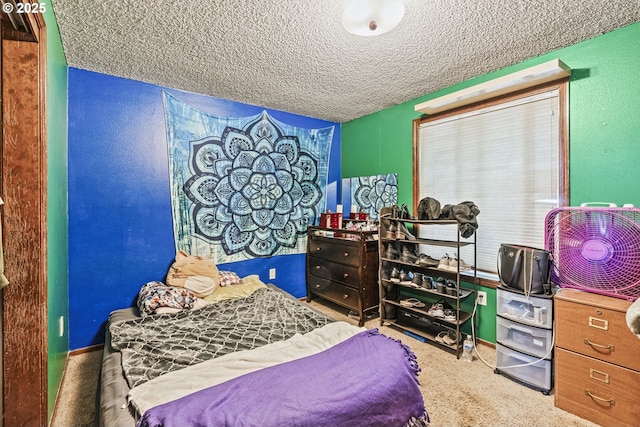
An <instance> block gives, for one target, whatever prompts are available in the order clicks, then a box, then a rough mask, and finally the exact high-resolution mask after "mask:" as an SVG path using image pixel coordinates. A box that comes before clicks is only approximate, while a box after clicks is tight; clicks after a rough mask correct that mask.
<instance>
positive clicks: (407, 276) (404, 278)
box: [400, 270, 413, 285]
mask: <svg viewBox="0 0 640 427" xmlns="http://www.w3.org/2000/svg"><path fill="white" fill-rule="evenodd" d="M412 280H413V273H411V272H410V271H409V272H406V273H405V272H404V270H400V283H401V284H402V285H410V284H411V281H412Z"/></svg>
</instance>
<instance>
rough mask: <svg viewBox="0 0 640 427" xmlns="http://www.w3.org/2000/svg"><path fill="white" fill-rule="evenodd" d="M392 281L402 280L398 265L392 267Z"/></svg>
mask: <svg viewBox="0 0 640 427" xmlns="http://www.w3.org/2000/svg"><path fill="white" fill-rule="evenodd" d="M389 280H391V281H392V282H396V283H397V282H400V271H398V269H397V268H396V267H393V268H392V269H391V276H390V279H389Z"/></svg>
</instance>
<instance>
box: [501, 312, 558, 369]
mask: <svg viewBox="0 0 640 427" xmlns="http://www.w3.org/2000/svg"><path fill="white" fill-rule="evenodd" d="M496 333H497V338H498V342H499V343H501V344H504V345H505V346H507V347H510V348H511V349H514V350H518V351H522V352H524V353H527V354H530V355H532V356H536V357H539V358H545V359H548V358H550V357H551V353H552V351H553V330H551V329H541V328H535V327H531V326H527V325H523V324H520V323H516V322H512V321H510V320H507V319H502V318H500V317H498V323H497V330H496Z"/></svg>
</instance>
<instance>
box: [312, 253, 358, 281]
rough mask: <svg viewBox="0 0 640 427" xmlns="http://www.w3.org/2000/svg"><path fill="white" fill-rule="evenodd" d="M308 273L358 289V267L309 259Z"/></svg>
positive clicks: (314, 258) (319, 259) (320, 259)
mask: <svg viewBox="0 0 640 427" xmlns="http://www.w3.org/2000/svg"><path fill="white" fill-rule="evenodd" d="M309 273H310V274H312V275H313V276H317V277H322V278H324V279H329V280H333V281H336V282H340V283H343V284H345V285H348V286H352V287H354V288H358V285H359V284H360V269H359V268H358V267H353V266H350V265H344V264H337V263H335V262H331V261H328V260H326V259H322V258H316V257H310V258H309Z"/></svg>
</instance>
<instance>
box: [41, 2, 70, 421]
mask: <svg viewBox="0 0 640 427" xmlns="http://www.w3.org/2000/svg"><path fill="white" fill-rule="evenodd" d="M45 5H46V12H45V16H44V18H45V22H46V25H47V180H48V185H47V193H48V194H47V216H48V218H47V221H48V224H47V245H48V247H47V252H48V265H47V280H48V294H47V298H48V313H47V316H48V411H49V419H51V415H52V413H53V406H54V404H55V399H56V395H57V393H58V388H59V387H60V383H61V381H62V373H63V371H64V365H65V362H66V359H67V353H68V351H69V332H68V330H69V327H68V321H67V319H68V318H69V275H68V264H69V263H68V250H67V247H68V245H67V241H68V232H67V230H68V226H67V224H68V221H67V212H68V209H67V61H66V58H65V56H64V52H63V50H62V41H61V39H60V33H59V32H58V24H57V23H56V20H55V16H54V13H53V9H52V7H51V2H50V1H49V0H46V1H45ZM61 317H62V318H63V323H64V331H63V334H62V336H60V325H59V322H60V320H59V319H60V318H61Z"/></svg>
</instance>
